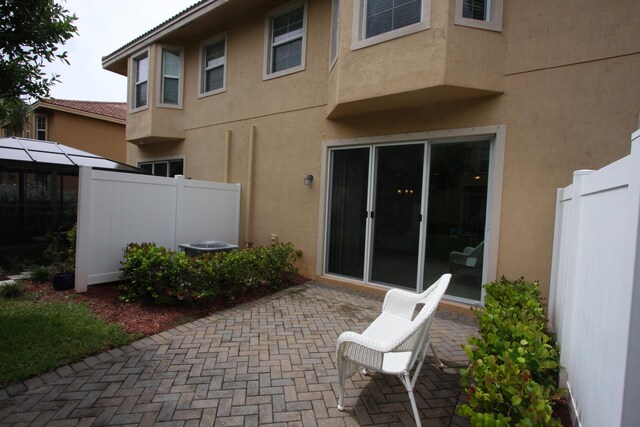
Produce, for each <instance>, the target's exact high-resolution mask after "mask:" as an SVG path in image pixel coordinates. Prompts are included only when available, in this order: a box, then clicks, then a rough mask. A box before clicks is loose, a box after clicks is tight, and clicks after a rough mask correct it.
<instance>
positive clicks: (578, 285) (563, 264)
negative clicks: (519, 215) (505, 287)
mask: <svg viewBox="0 0 640 427" xmlns="http://www.w3.org/2000/svg"><path fill="white" fill-rule="evenodd" d="M639 220H640V130H639V131H636V132H635V133H634V134H633V136H632V142H631V154H630V155H628V156H627V157H625V158H623V159H621V160H619V161H617V162H615V163H612V164H610V165H608V166H607V167H605V168H603V169H600V170H598V171H577V172H575V174H574V178H573V184H572V185H570V186H568V187H565V188H561V189H559V190H558V198H557V205H556V225H555V237H554V248H553V264H552V271H551V290H550V295H549V319H550V323H551V327H552V329H554V330H555V331H556V333H557V338H558V343H559V345H560V363H561V365H562V366H563V372H562V374H561V386H563V387H567V388H568V389H569V391H570V396H571V404H572V409H573V411H574V417H575V418H576V420H577V423H578V425H581V426H584V427H592V426H593V427H600V426H637V425H639V424H638V423H640V250H639V249H640V248H639V242H640V240H639V238H638V237H639V233H638V231H639V228H638V223H639ZM574 425H576V424H575V423H574Z"/></svg>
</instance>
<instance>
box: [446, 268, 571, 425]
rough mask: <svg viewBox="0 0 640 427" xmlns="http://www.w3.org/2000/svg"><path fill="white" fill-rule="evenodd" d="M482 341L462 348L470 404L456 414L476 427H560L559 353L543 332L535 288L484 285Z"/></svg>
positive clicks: (516, 283) (511, 284)
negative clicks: (556, 408)
mask: <svg viewBox="0 0 640 427" xmlns="http://www.w3.org/2000/svg"><path fill="white" fill-rule="evenodd" d="M485 289H486V297H485V307H484V309H482V310H480V311H479V332H480V337H479V338H477V337H471V338H469V345H466V346H465V347H464V349H465V352H466V353H467V355H468V356H469V359H470V360H471V364H470V366H469V368H468V369H462V370H461V371H460V375H461V379H462V385H463V387H464V389H465V391H466V393H467V397H468V403H467V404H465V405H462V406H461V407H460V408H459V413H460V414H461V415H463V416H466V417H468V418H469V419H470V421H471V424H472V425H474V426H509V425H516V426H540V425H545V426H559V425H561V424H560V423H559V421H558V420H556V419H553V418H552V417H551V415H552V407H551V404H552V401H553V400H554V399H557V398H558V397H559V396H558V393H559V391H558V390H557V389H556V383H557V378H558V369H559V363H558V360H559V357H558V351H557V348H556V347H555V345H554V344H553V341H552V339H551V336H550V335H549V333H548V331H547V329H546V323H547V319H546V316H545V314H544V308H543V307H542V304H541V303H540V294H539V290H538V285H537V283H528V282H525V281H524V280H517V281H514V282H511V281H508V280H506V279H504V278H503V279H502V280H500V281H499V282H495V283H489V284H487V285H485Z"/></svg>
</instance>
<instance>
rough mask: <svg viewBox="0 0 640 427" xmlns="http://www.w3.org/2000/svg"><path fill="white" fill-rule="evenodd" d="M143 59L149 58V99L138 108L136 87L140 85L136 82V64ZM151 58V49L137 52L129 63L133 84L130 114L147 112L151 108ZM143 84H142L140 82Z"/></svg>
mask: <svg viewBox="0 0 640 427" xmlns="http://www.w3.org/2000/svg"><path fill="white" fill-rule="evenodd" d="M142 58H147V80H146V83H147V99H146V102H145V104H144V105H141V106H139V107H136V101H137V98H136V93H137V92H136V86H137V85H138V83H139V82H137V81H136V64H137V62H138V61H139V60H140V59H142ZM150 71H151V56H150V52H149V49H144V50H142V51H140V52H137V53H136V54H134V55H131V60H130V62H129V76H130V79H129V80H130V81H131V84H130V85H129V100H130V103H129V112H130V113H135V112H137V111H142V110H146V109H147V108H149V89H150V87H151V86H150V82H149V77H150V75H151V72H150ZM140 83H142V82H140Z"/></svg>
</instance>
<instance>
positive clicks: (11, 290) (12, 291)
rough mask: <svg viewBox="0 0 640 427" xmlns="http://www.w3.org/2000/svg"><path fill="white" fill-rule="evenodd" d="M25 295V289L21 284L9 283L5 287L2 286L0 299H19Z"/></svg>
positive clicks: (0, 287) (0, 286)
mask: <svg viewBox="0 0 640 427" xmlns="http://www.w3.org/2000/svg"><path fill="white" fill-rule="evenodd" d="M23 293H24V289H23V288H22V285H21V284H20V282H16V281H13V282H9V283H6V284H4V285H0V298H2V299H11V298H17V297H19V296H20V295H22V294H23Z"/></svg>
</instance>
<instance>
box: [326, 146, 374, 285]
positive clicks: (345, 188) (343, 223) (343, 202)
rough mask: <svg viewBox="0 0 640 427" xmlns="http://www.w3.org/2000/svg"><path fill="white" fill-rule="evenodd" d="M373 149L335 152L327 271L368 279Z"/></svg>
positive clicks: (330, 188)
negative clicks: (371, 156)
mask: <svg viewBox="0 0 640 427" xmlns="http://www.w3.org/2000/svg"><path fill="white" fill-rule="evenodd" d="M369 157H370V148H369V147H365V148H351V149H344V150H333V151H331V157H330V171H331V176H330V180H329V209H328V222H329V224H328V235H327V263H326V271H327V272H328V273H331V274H338V275H341V276H348V277H353V278H357V279H361V280H362V279H364V259H365V240H366V228H367V211H368V209H367V196H368V188H369Z"/></svg>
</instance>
